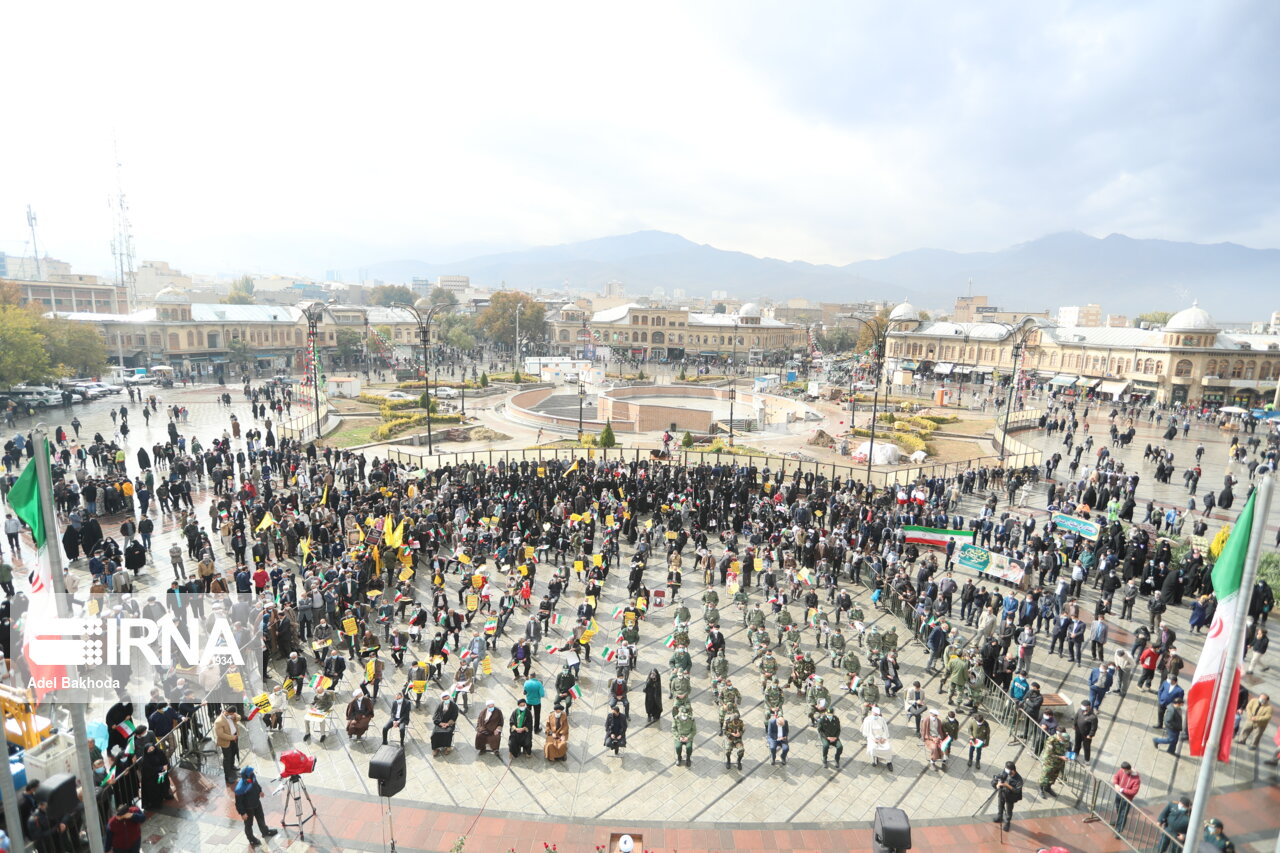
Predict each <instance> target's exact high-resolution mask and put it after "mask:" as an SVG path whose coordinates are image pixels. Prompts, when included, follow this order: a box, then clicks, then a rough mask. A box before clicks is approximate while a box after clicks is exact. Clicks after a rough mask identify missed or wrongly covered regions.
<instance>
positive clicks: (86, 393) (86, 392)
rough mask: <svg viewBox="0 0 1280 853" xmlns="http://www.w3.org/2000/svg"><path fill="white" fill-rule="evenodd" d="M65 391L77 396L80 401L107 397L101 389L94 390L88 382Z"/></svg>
mask: <svg viewBox="0 0 1280 853" xmlns="http://www.w3.org/2000/svg"><path fill="white" fill-rule="evenodd" d="M67 390H69V391H71V393H73V394H79V395H80V399H82V400H97V399H99V398H101V397H105V396H107V392H106V391H103V390H102V389H101V388H96V387H94V386H93V385H91V384H90V383H88V382H86V383H84V384H82V385H72V386H71V387H70V388H68V389H67Z"/></svg>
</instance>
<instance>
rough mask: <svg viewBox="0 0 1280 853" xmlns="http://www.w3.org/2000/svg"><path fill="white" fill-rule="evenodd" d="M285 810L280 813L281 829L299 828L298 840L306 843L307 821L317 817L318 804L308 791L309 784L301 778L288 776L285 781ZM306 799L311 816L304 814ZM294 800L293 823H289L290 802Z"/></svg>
mask: <svg viewBox="0 0 1280 853" xmlns="http://www.w3.org/2000/svg"><path fill="white" fill-rule="evenodd" d="M283 790H284V808H283V809H282V810H281V813H280V826H281V827H285V828H288V827H297V828H298V840H299V841H305V840H306V838H307V835H306V830H305V829H304V827H305V826H306V823H307V821H309V820H311V819H312V818H314V817H315V816H316V804H315V803H313V802H312V801H311V793H310V792H309V791H308V790H307V783H306V782H303V781H302V777H301V776H287V777H285V780H284V789H283ZM304 798H305V799H306V801H307V806H309V807H310V808H311V814H303V806H302V800H303V799H304ZM290 800H293V819H294V822H293V823H289V801H290Z"/></svg>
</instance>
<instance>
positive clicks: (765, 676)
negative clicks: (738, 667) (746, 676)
mask: <svg viewBox="0 0 1280 853" xmlns="http://www.w3.org/2000/svg"><path fill="white" fill-rule="evenodd" d="M777 674H778V659H777V658H775V657H774V656H773V652H771V651H769V650H768V649H765V650H764V654H763V655H761V656H760V681H761V683H762V684H766V685H767V684H768V683H769V681H770V680H771V679H772V678H773V677H774V676H776V675H777Z"/></svg>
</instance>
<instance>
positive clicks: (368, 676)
mask: <svg viewBox="0 0 1280 853" xmlns="http://www.w3.org/2000/svg"><path fill="white" fill-rule="evenodd" d="M377 675H378V662H377V661H373V660H371V661H367V662H366V663H365V665H364V680H365V681H373V679H374V678H375V677H377Z"/></svg>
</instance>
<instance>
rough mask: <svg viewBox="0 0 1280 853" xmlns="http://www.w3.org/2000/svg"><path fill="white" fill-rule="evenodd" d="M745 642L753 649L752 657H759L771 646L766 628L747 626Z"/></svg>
mask: <svg viewBox="0 0 1280 853" xmlns="http://www.w3.org/2000/svg"><path fill="white" fill-rule="evenodd" d="M747 644H748V645H750V646H751V648H752V649H754V650H755V651H754V657H755V658H756V659H759V657H760V656H761V655H763V654H764V653H765V652H766V651H767V650H768V649H770V648H772V647H773V642H772V638H771V637H770V636H769V629H768V628H748V629H747Z"/></svg>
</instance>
